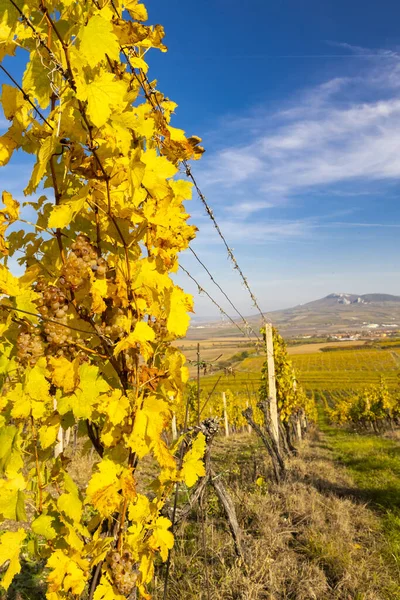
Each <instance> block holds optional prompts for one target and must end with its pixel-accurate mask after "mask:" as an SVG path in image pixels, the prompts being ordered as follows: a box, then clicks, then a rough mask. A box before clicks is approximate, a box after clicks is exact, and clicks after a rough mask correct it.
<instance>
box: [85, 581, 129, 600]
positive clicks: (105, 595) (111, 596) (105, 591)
mask: <svg viewBox="0 0 400 600" xmlns="http://www.w3.org/2000/svg"><path fill="white" fill-rule="evenodd" d="M114 589H115V588H113V587H112V585H111V584H110V583H109V582H108V581H106V580H105V578H104V577H103V578H102V579H101V583H100V585H98V586H97V587H96V591H95V593H94V595H93V600H126V596H121V594H117V593H116V592H115V591H114Z"/></svg>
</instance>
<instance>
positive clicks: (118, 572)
mask: <svg viewBox="0 0 400 600" xmlns="http://www.w3.org/2000/svg"><path fill="white" fill-rule="evenodd" d="M134 562H135V561H134V560H133V556H132V554H131V553H130V552H127V551H125V552H123V553H122V554H120V553H119V552H114V553H113V554H111V556H110V558H109V565H110V570H111V573H112V577H113V581H114V584H115V587H116V588H117V589H118V591H119V592H120V593H121V594H123V595H124V596H128V595H129V594H130V593H131V592H132V590H133V589H134V587H135V584H136V580H137V578H138V571H137V569H135V567H134Z"/></svg>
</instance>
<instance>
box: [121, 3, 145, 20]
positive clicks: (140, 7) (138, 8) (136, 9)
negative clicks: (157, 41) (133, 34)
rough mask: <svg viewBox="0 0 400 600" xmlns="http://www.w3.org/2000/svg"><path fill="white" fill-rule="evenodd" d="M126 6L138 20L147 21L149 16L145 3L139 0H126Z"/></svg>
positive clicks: (133, 17)
mask: <svg viewBox="0 0 400 600" xmlns="http://www.w3.org/2000/svg"><path fill="white" fill-rule="evenodd" d="M124 6H125V8H127V9H128V10H129V12H130V15H131V17H132V19H136V21H147V19H148V18H149V17H148V14H147V10H146V7H145V5H144V4H139V2H138V0H126V1H125V2H124Z"/></svg>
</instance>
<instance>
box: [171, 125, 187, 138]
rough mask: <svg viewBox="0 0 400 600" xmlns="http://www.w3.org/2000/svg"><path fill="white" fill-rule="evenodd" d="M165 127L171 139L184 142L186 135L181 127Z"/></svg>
mask: <svg viewBox="0 0 400 600" xmlns="http://www.w3.org/2000/svg"><path fill="white" fill-rule="evenodd" d="M167 129H168V131H169V135H170V136H171V140H172V141H174V142H186V136H185V132H184V130H183V129H177V128H176V127H171V125H167Z"/></svg>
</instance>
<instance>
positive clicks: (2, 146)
mask: <svg viewBox="0 0 400 600" xmlns="http://www.w3.org/2000/svg"><path fill="white" fill-rule="evenodd" d="M17 146H18V144H17V142H16V141H15V140H13V138H12V137H10V136H9V135H7V134H6V133H5V134H4V135H2V136H0V167H4V165H6V164H7V163H8V161H9V160H10V158H11V156H12V153H13V152H14V150H15V148H16V147H17Z"/></svg>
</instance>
